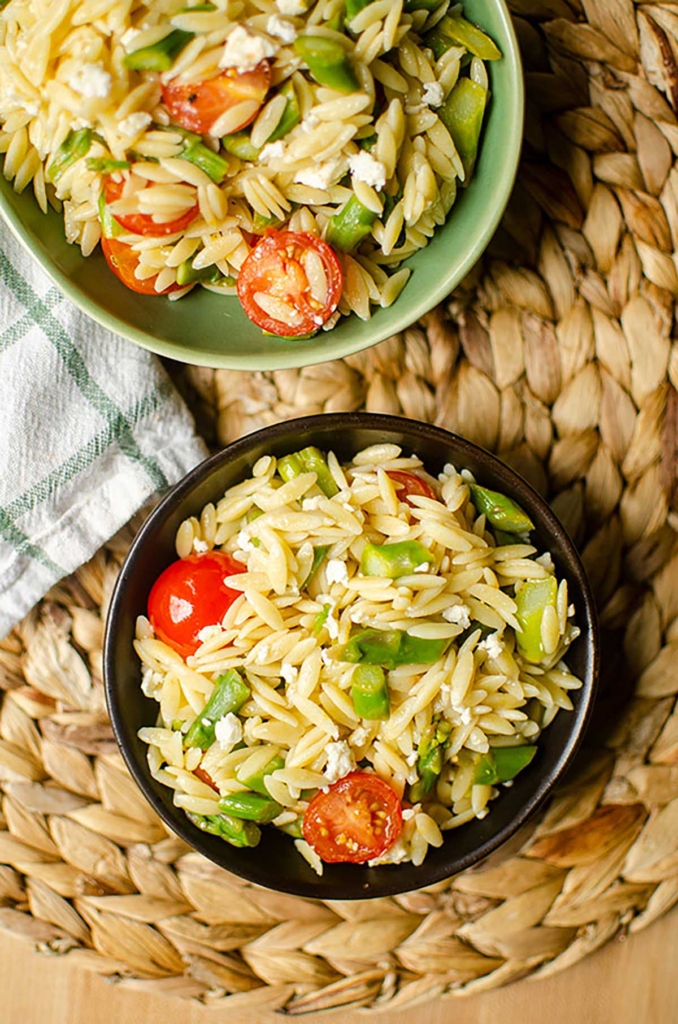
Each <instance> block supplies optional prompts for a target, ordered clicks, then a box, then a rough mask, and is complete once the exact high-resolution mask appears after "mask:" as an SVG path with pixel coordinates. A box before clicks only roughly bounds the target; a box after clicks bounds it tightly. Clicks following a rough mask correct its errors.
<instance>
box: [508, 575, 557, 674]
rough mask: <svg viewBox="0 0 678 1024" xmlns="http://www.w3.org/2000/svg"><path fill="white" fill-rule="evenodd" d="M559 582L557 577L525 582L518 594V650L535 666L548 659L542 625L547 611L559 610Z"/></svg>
mask: <svg viewBox="0 0 678 1024" xmlns="http://www.w3.org/2000/svg"><path fill="white" fill-rule="evenodd" d="M557 600H558V581H557V580H556V578H555V576H548V577H547V578H546V579H545V580H525V582H524V583H523V585H522V586H521V588H520V590H519V591H518V593H517V594H516V607H517V610H516V618H517V620H518V623H519V625H520V632H516V644H517V645H518V650H519V651H520V653H521V654H522V656H523V657H524V658H525V660H526V661H530V662H532V663H533V664H537V663H538V662H540V661H543V660H544V658H546V657H547V654H546V651H545V649H544V644H543V642H542V638H541V623H542V619H543V617H544V611H545V609H546V608H547V607H548V606H549V605H550V606H551V607H552V608H554V609H557Z"/></svg>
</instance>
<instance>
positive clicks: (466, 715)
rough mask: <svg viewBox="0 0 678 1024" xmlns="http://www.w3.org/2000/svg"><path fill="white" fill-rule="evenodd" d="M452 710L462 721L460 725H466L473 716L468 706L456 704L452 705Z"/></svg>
mask: <svg viewBox="0 0 678 1024" xmlns="http://www.w3.org/2000/svg"><path fill="white" fill-rule="evenodd" d="M452 710H453V711H456V712H457V714H458V715H459V717H460V719H461V721H462V725H468V724H469V723H470V721H471V719H472V718H473V715H472V713H471V709H470V708H460V707H458V706H457V705H453V707H452Z"/></svg>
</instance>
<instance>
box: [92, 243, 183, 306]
mask: <svg viewBox="0 0 678 1024" xmlns="http://www.w3.org/2000/svg"><path fill="white" fill-rule="evenodd" d="M101 251H102V252H103V254H104V256H105V257H106V262H107V263H108V266H109V267H110V269H111V270H112V271H113V273H114V274H115V276H116V277H118V278H120V280H121V281H122V283H123V284H126V285H127V287H128V288H131V290H132V291H133V292H138V293H139V294H140V295H167V294H169V292H176V291H178V290H179V289H180V288H181V285H180V284H171V285H170V286H169V287H168V288H165V290H164V291H162V292H156V290H155V282H156V279H157V276H158V275H157V274H156V275H155V277H147V278H146V279H145V280H144V281H140V280H139V278H138V277H135V276H134V271H135V270H136V268H137V267H138V265H139V254H138V253H136V252H135V251H134V249H132V247H131V246H129V245H125V243H124V242H119V241H118V240H117V238H103V237H102V239H101Z"/></svg>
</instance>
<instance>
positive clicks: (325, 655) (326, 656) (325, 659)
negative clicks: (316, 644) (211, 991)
mask: <svg viewBox="0 0 678 1024" xmlns="http://www.w3.org/2000/svg"><path fill="white" fill-rule="evenodd" d="M320 660H321V661H322V663H323V665H325V667H326V668H329V666H330V665H333V664H334V661H333V659H332V658H331V657H330V652H329V651H328V650H326V649H325V648H324V647H323V649H322V650H321V652H320Z"/></svg>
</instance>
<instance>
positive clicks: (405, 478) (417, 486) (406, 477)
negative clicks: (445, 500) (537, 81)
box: [386, 469, 438, 504]
mask: <svg viewBox="0 0 678 1024" xmlns="http://www.w3.org/2000/svg"><path fill="white" fill-rule="evenodd" d="M386 476H388V477H390V478H391V480H392V481H393V483H394V484H395V485H396V491H397V493H398V497H399V498H400V499H401V500H402V501H406V502H407V503H408V504H412V503H411V502H410V496H411V495H412V494H418V495H420V497H422V498H432V499H433V501H436V500H437V498H438V495H437V494H436V493H435V491H434V490H433V488H432V487H431V486H430V484H427V483H426V481H425V480H422V478H421V477H420V476H417V475H416V473H405V472H404V470H400V469H390V470H388V472H387V473H386Z"/></svg>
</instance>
